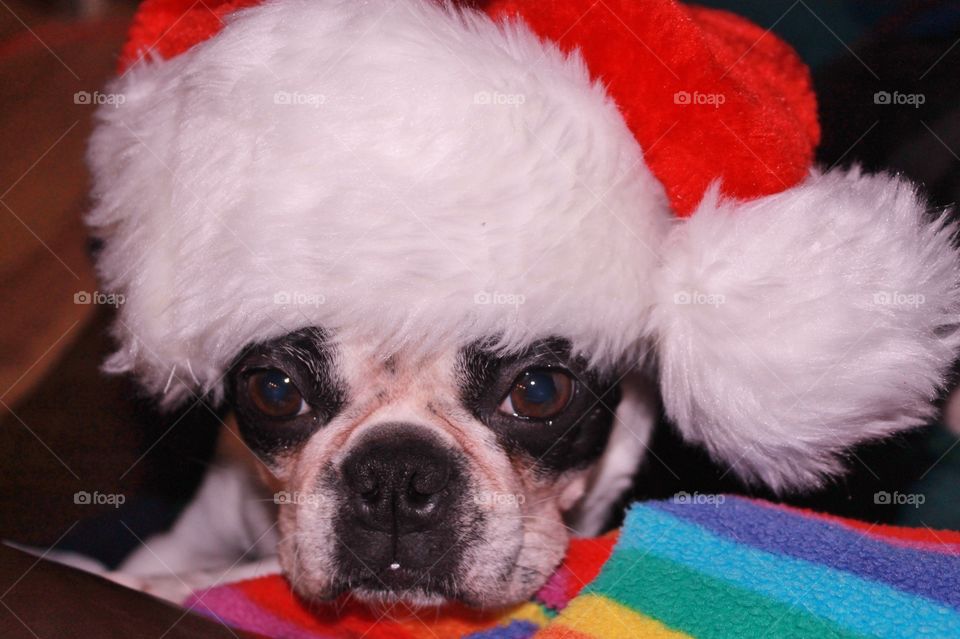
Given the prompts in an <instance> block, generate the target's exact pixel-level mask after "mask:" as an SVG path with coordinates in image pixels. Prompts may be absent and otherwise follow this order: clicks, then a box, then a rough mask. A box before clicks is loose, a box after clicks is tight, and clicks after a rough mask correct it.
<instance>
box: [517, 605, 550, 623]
mask: <svg viewBox="0 0 960 639" xmlns="http://www.w3.org/2000/svg"><path fill="white" fill-rule="evenodd" d="M507 618H508V619H509V620H510V621H529V622H531V623H534V624H536V625H537V627H538V628H543V627H544V626H545V625H547V624H548V623H549V622H550V617H548V616H547V615H546V613H545V612H543V608H541V607H540V606H539V605H537V604H535V603H533V602H527V603H525V604H523V605H521V606H517V607H516V608H514V609H513V610H511V611H510V614H509V615H507Z"/></svg>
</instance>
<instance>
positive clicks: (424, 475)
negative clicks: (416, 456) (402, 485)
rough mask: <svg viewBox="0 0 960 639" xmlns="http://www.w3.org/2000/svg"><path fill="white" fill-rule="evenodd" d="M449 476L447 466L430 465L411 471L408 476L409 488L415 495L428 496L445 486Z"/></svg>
mask: <svg viewBox="0 0 960 639" xmlns="http://www.w3.org/2000/svg"><path fill="white" fill-rule="evenodd" d="M449 478H450V468H449V466H446V465H441V466H431V467H428V468H426V469H424V470H419V471H416V472H414V473H413V476H412V477H411V478H410V488H411V489H412V491H413V492H414V493H415V494H417V495H420V496H423V497H429V496H431V495H435V494H437V493H439V492H440V491H441V490H443V489H444V488H446V487H447V481H448V480H449Z"/></svg>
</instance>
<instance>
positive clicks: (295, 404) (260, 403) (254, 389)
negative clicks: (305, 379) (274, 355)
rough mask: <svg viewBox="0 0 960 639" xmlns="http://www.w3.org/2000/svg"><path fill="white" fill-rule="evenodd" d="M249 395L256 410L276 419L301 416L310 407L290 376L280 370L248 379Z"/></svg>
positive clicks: (271, 369)
mask: <svg viewBox="0 0 960 639" xmlns="http://www.w3.org/2000/svg"><path fill="white" fill-rule="evenodd" d="M247 395H248V396H249V397H250V401H251V403H253V406H254V408H256V409H257V410H258V411H260V412H261V413H263V414H264V415H266V416H267V417H272V418H275V419H284V418H289V417H294V416H296V415H301V414H303V413H305V412H307V410H309V407H308V405H307V403H306V402H305V401H304V399H303V395H302V394H301V393H300V389H298V388H297V387H296V385H295V384H294V383H293V381H292V380H291V379H290V376H289V375H287V374H286V373H284V372H283V371H282V370H280V369H278V368H268V369H265V370H261V371H257V372H255V373H253V374H252V375H250V377H249V378H248V379H247Z"/></svg>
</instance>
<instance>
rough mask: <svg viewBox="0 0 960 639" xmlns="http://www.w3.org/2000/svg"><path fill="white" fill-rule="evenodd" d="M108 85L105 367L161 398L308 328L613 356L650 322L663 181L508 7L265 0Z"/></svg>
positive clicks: (207, 384)
mask: <svg viewBox="0 0 960 639" xmlns="http://www.w3.org/2000/svg"><path fill="white" fill-rule="evenodd" d="M110 90H111V91H113V92H116V93H122V94H124V95H125V96H126V102H125V103H124V104H123V105H122V106H121V107H120V108H111V109H102V110H100V111H99V113H98V115H99V121H100V122H99V127H98V128H97V130H96V132H95V134H94V136H93V140H92V143H91V147H90V152H89V159H90V163H91V166H92V168H93V174H94V180H95V189H94V196H95V202H96V205H95V209H94V210H93V212H92V213H91V214H90V216H89V221H90V223H91V224H92V225H93V226H94V227H97V228H98V229H99V232H100V233H101V234H102V235H104V236H105V238H106V248H105V250H104V253H103V255H102V257H101V258H100V260H99V268H100V272H101V275H102V278H103V281H104V282H105V284H106V285H107V286H109V287H110V288H111V289H113V290H116V291H119V292H122V293H124V294H125V295H126V303H125V305H124V306H123V307H122V309H121V311H120V317H119V320H118V323H117V325H116V333H117V336H118V338H119V342H120V344H121V348H120V350H119V352H117V353H116V354H115V355H114V356H113V357H112V359H111V360H110V361H109V363H108V368H109V369H111V370H113V371H132V372H134V373H136V374H137V375H138V376H139V377H140V379H141V380H142V381H143V382H144V383H145V384H146V386H147V388H148V389H149V390H151V391H153V392H155V393H159V392H161V391H163V390H164V389H166V391H167V393H166V395H167V399H168V401H175V400H177V399H179V398H181V397H182V396H183V394H184V392H185V390H186V389H185V387H184V386H183V385H182V384H181V381H182V382H184V383H186V384H193V383H194V382H195V383H196V384H197V385H198V386H200V387H201V388H203V389H204V390H214V391H215V390H216V389H217V388H218V386H219V379H220V375H221V373H222V371H223V369H224V367H225V366H226V365H227V364H228V362H229V361H230V360H231V359H232V358H233V357H235V356H236V355H237V353H238V352H239V351H240V350H241V348H242V347H243V346H244V345H246V344H247V343H250V342H252V341H255V340H263V339H267V338H270V337H273V336H277V335H281V334H284V333H287V332H289V331H291V330H295V329H297V328H300V327H303V326H309V325H319V326H323V327H324V328H326V329H329V330H331V331H332V332H333V333H334V335H335V336H337V337H338V338H345V339H346V338H350V337H351V336H359V337H362V338H366V339H368V340H371V341H374V342H376V343H381V342H382V343H383V344H382V347H383V350H384V355H385V356H386V354H388V352H389V351H390V350H392V349H394V348H399V347H404V346H417V347H421V348H429V347H430V346H431V345H438V344H449V343H451V340H458V341H468V340H472V339H475V338H479V337H488V336H490V335H495V334H502V337H503V345H504V346H505V347H510V346H519V345H521V344H524V343H526V342H529V341H530V340H531V339H533V338H536V337H543V336H548V335H564V336H567V337H568V338H570V339H571V340H572V341H573V342H574V345H575V347H576V348H577V349H579V350H583V351H585V352H588V353H590V354H591V355H592V356H593V357H594V358H595V359H596V360H597V361H600V362H607V363H609V362H610V361H612V360H613V359H614V358H618V357H620V356H622V355H623V354H624V353H625V352H628V351H629V350H630V349H631V348H633V347H635V345H636V343H637V340H638V338H639V337H640V335H641V334H642V333H643V332H644V327H643V324H644V318H645V316H646V315H647V308H648V306H649V300H650V299H651V292H652V289H651V288H650V282H649V274H650V273H651V272H652V271H653V268H654V266H655V263H656V259H657V257H656V255H655V254H654V252H653V251H652V250H650V248H649V247H650V246H656V245H657V244H658V243H659V242H660V240H661V239H662V237H663V236H664V235H665V234H666V232H667V229H668V226H669V214H668V212H667V206H666V203H665V197H664V194H663V191H662V187H661V186H660V184H659V183H658V182H657V181H656V180H655V179H654V178H653V176H652V175H651V174H650V173H649V171H648V170H647V169H646V168H645V166H644V164H643V161H642V157H641V151H640V148H639V146H638V145H637V143H636V141H635V140H634V138H633V137H632V135H631V133H630V131H629V130H628V129H627V127H626V125H625V124H624V122H623V120H622V118H621V117H620V114H619V112H618V110H617V108H616V106H615V105H614V104H613V103H612V101H611V100H610V99H609V98H608V97H607V96H606V94H605V92H604V90H603V88H602V87H601V86H599V85H598V84H596V83H593V82H592V81H591V80H590V79H589V75H588V73H587V70H586V68H585V67H584V65H583V62H582V60H581V59H580V58H579V57H577V56H571V57H568V56H565V55H563V54H562V53H561V52H560V51H559V50H558V49H557V48H556V47H555V46H554V45H552V44H549V43H543V42H541V41H540V40H539V39H537V37H535V36H534V35H533V34H532V33H531V32H530V31H529V30H528V28H527V27H525V26H523V25H522V24H519V23H509V24H506V25H502V24H495V23H494V22H492V21H491V20H490V19H488V18H486V17H484V16H482V15H480V14H476V13H472V12H468V13H458V12H456V11H454V10H451V9H448V8H444V7H443V6H440V5H439V4H437V3H434V2H430V1H428V0H402V1H400V2H395V1H393V0H374V1H371V2H355V1H353V0H340V1H337V0H324V1H322V2H321V1H317V0H273V1H271V2H268V3H267V4H265V5H263V6H259V7H256V8H251V9H248V10H245V11H242V12H239V13H237V14H235V15H233V16H232V17H231V18H230V19H229V24H228V25H227V26H226V28H225V29H224V30H223V31H222V32H221V33H220V34H219V35H218V36H217V37H215V38H213V39H212V40H210V41H207V42H205V43H203V44H201V45H198V46H196V47H195V48H194V49H192V50H190V51H189V52H187V53H185V54H183V55H181V56H179V57H177V58H174V59H172V60H169V61H155V62H147V63H143V64H139V65H137V66H135V67H134V68H132V69H131V70H130V71H129V73H128V74H127V75H126V76H124V77H122V78H121V79H119V80H117V81H116V82H115V83H114V84H113V86H112V87H111V88H110ZM281 94H286V95H287V96H290V101H298V100H299V101H301V102H303V104H299V105H295V104H277V103H276V100H275V96H277V95H281ZM295 96H301V97H300V98H297V97H295ZM488 98H489V100H488ZM283 100H285V98H281V101H283ZM488 101H489V102H490V104H487V103H485V102H488ZM519 102H522V103H519ZM278 294H279V295H283V294H288V295H289V296H290V298H291V299H292V300H293V302H294V303H290V304H278V303H275V300H276V299H277V298H276V296H277V295H278ZM485 297H488V298H489V303H482V302H483V301H484V298H485ZM478 299H479V300H480V302H481V303H478ZM297 301H299V302H300V303H296V302H297Z"/></svg>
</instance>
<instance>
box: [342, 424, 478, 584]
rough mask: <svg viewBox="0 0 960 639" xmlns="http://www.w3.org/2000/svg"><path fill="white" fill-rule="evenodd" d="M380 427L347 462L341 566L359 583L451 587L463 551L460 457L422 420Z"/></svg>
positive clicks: (344, 463) (354, 451) (343, 484)
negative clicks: (460, 544) (420, 424)
mask: <svg viewBox="0 0 960 639" xmlns="http://www.w3.org/2000/svg"><path fill="white" fill-rule="evenodd" d="M373 432H374V433H375V434H373V435H372V436H369V437H367V438H364V440H362V441H361V442H360V443H359V444H357V445H356V446H355V448H354V449H353V450H352V451H351V452H350V453H349V454H348V455H347V456H346V458H345V459H344V461H343V462H342V464H341V468H340V477H341V479H342V485H341V488H340V490H341V491H342V498H343V500H344V502H343V503H344V507H343V508H342V509H341V511H340V515H339V517H338V522H337V526H336V528H337V535H338V539H339V542H340V546H341V552H339V553H338V561H339V564H340V567H341V571H342V572H343V573H344V574H345V575H346V576H347V579H348V581H349V582H350V583H351V586H356V585H360V586H364V587H367V588H372V589H374V590H406V589H421V590H430V591H437V590H440V591H442V590H446V589H448V587H449V586H450V584H449V583H448V582H449V578H450V576H451V574H452V573H453V571H454V568H455V567H456V564H457V563H458V561H459V555H460V553H459V552H458V548H457V545H458V544H457V541H458V536H459V535H458V530H459V529H460V523H461V522H460V520H461V519H462V518H461V511H462V501H463V496H464V494H465V487H466V480H465V477H464V467H463V463H462V462H461V460H460V455H459V454H458V453H457V452H456V451H455V450H452V449H450V448H449V447H448V446H445V445H444V444H442V443H441V442H439V441H438V440H437V439H436V438H435V437H433V436H432V435H431V434H430V433H429V432H428V431H427V430H426V429H424V428H422V427H418V426H415V425H410V424H390V425H388V426H380V427H377V428H376V429H374V431H373Z"/></svg>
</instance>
